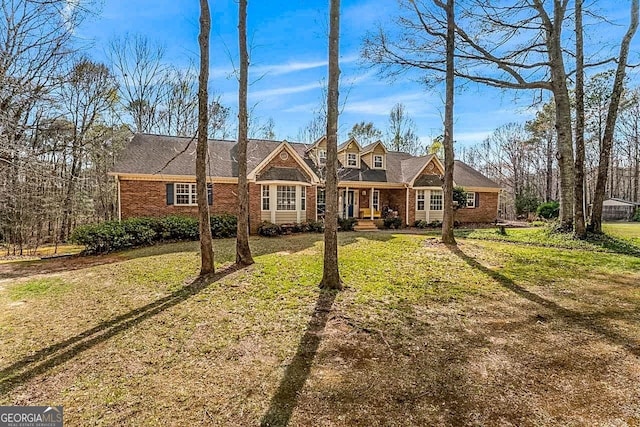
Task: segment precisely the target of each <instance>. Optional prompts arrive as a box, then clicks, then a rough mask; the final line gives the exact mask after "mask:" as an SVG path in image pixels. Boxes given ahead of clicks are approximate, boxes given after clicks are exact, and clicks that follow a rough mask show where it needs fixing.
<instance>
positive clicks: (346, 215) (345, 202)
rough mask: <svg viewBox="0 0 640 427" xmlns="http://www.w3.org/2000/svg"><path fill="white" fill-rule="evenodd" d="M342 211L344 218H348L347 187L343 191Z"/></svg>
mask: <svg viewBox="0 0 640 427" xmlns="http://www.w3.org/2000/svg"><path fill="white" fill-rule="evenodd" d="M342 209H344V217H345V218H350V217H349V187H347V189H346V190H345V191H344V206H343V207H342Z"/></svg>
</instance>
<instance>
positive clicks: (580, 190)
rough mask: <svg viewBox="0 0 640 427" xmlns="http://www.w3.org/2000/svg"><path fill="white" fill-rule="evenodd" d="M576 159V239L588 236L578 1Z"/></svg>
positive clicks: (579, 10) (579, 6)
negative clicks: (585, 209) (585, 208)
mask: <svg viewBox="0 0 640 427" xmlns="http://www.w3.org/2000/svg"><path fill="white" fill-rule="evenodd" d="M575 15H576V94H575V95H576V159H575V166H574V169H575V187H574V188H575V191H574V205H573V212H574V227H575V235H576V237H578V238H580V239H583V238H585V237H586V236H587V228H586V226H585V212H584V42H583V33H582V0H576V11H575Z"/></svg>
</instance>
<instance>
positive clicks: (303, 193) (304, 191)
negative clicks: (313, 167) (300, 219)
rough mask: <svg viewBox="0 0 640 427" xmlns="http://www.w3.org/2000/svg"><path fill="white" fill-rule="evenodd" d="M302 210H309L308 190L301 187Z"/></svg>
mask: <svg viewBox="0 0 640 427" xmlns="http://www.w3.org/2000/svg"><path fill="white" fill-rule="evenodd" d="M300 210H301V211H306V210H307V189H306V188H305V187H300Z"/></svg>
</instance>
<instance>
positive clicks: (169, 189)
mask: <svg viewBox="0 0 640 427" xmlns="http://www.w3.org/2000/svg"><path fill="white" fill-rule="evenodd" d="M172 204H173V184H167V205H172Z"/></svg>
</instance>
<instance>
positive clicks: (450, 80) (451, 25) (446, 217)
mask: <svg viewBox="0 0 640 427" xmlns="http://www.w3.org/2000/svg"><path fill="white" fill-rule="evenodd" d="M436 4H437V5H438V6H439V7H441V8H444V9H445V11H446V15H447V35H446V42H445V43H446V44H445V49H446V71H445V74H446V76H445V93H446V94H445V107H444V186H443V190H444V200H443V202H444V212H443V217H442V241H443V242H444V243H447V244H452V245H455V244H456V239H455V237H454V236H453V214H454V210H453V167H454V154H453V101H454V86H455V80H454V79H455V62H454V52H455V13H454V12H455V11H454V0H447V4H446V6H445V5H444V4H443V2H441V1H436Z"/></svg>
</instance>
